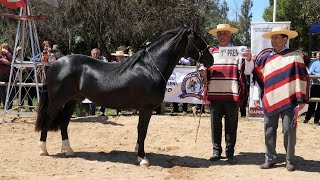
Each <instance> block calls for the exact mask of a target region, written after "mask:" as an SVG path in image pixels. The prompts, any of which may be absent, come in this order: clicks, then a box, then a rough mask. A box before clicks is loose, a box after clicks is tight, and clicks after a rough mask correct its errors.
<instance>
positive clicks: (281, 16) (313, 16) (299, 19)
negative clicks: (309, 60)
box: [263, 0, 320, 52]
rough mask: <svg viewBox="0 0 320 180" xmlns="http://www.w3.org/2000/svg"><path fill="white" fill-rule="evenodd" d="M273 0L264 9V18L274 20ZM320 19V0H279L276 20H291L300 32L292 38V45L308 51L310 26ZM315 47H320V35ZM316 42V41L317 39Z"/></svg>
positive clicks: (293, 26) (292, 27) (293, 27)
mask: <svg viewBox="0 0 320 180" xmlns="http://www.w3.org/2000/svg"><path fill="white" fill-rule="evenodd" d="M272 13H273V0H270V6H269V7H268V8H267V9H266V10H265V11H264V14H263V18H264V19H265V20H266V21H272V17H273V16H272ZM319 20H320V4H319V1H318V0H308V1H299V0H291V1H286V0H278V1H277V14H276V21H291V29H294V30H296V31H297V32H298V33H299V36H298V37H297V38H294V39H292V40H290V47H292V48H295V49H300V50H302V51H305V52H306V51H308V47H309V26H310V25H311V24H312V23H313V22H317V21H319ZM316 38H317V40H318V41H317V42H318V43H316V44H314V47H313V49H320V43H319V37H316ZM315 42H316V41H315Z"/></svg>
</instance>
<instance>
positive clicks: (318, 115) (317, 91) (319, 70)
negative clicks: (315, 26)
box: [303, 51, 320, 126]
mask: <svg viewBox="0 0 320 180" xmlns="http://www.w3.org/2000/svg"><path fill="white" fill-rule="evenodd" d="M309 73H310V74H311V75H318V76H320V51H318V52H317V54H316V61H314V62H313V63H312V64H311V66H310V68H309ZM312 83H313V84H312V86H311V92H310V98H312V97H316V98H320V78H318V79H312ZM316 107H317V108H316ZM313 115H314V120H313V122H314V124H316V125H319V126H320V122H319V119H320V102H309V106H308V111H307V114H306V117H305V119H304V121H303V122H304V123H308V122H309V121H310V119H311V117H312V116H313Z"/></svg>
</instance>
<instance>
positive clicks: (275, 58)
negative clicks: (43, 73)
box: [0, 24, 320, 171]
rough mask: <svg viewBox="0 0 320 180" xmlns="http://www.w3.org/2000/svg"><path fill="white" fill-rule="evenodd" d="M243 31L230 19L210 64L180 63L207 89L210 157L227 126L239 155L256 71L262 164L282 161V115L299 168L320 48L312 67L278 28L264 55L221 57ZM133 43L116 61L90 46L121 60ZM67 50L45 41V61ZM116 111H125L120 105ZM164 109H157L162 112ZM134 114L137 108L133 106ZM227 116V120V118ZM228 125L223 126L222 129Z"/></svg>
mask: <svg viewBox="0 0 320 180" xmlns="http://www.w3.org/2000/svg"><path fill="white" fill-rule="evenodd" d="M237 32H238V29H237V28H233V27H231V26H230V25H229V24H219V25H217V27H216V28H214V29H212V30H210V31H209V34H211V35H213V36H216V37H217V40H218V45H217V46H215V47H212V48H210V49H209V50H210V52H211V54H212V56H213V57H214V63H213V65H212V66H211V67H207V68H206V67H203V66H202V65H201V64H195V62H194V61H193V60H192V59H188V58H183V59H181V60H180V61H179V63H180V64H181V65H188V66H195V65H197V67H198V69H199V73H200V76H201V77H202V78H203V80H204V82H205V86H206V90H207V96H206V97H207V99H206V100H207V101H209V102H210V104H209V105H208V109H209V111H210V120H211V134H212V136H211V140H212V156H211V157H210V158H209V160H210V161H219V160H221V159H222V153H223V148H222V146H221V141H222V130H223V129H224V131H225V133H224V134H225V144H226V147H225V155H226V158H227V162H229V163H230V164H236V163H237V159H236V158H235V156H234V152H235V144H236V141H237V128H238V118H239V115H238V113H239V108H240V111H241V117H243V116H246V106H247V101H248V83H249V81H248V76H249V75H251V74H252V75H253V79H254V84H255V87H254V88H253V91H254V92H252V93H253V101H254V105H255V106H256V107H261V108H262V110H263V112H264V136H265V162H264V163H263V164H262V165H261V166H260V168H261V169H269V168H272V167H274V166H275V164H276V163H277V153H276V150H275V149H276V139H277V128H278V121H279V117H280V118H281V119H282V126H283V134H284V148H285V150H286V159H285V161H286V168H287V170H288V171H294V170H295V165H294V153H295V144H296V129H297V125H296V123H297V122H296V113H297V111H298V110H299V109H302V108H303V107H304V105H305V104H306V103H308V104H309V108H308V111H307V114H306V116H305V120H304V123H308V122H309V121H310V119H311V117H312V116H313V115H314V123H315V124H317V125H320V124H319V118H320V102H309V83H310V79H309V74H310V75H320V52H318V53H317V54H316V60H315V61H314V62H313V63H312V64H311V66H310V68H308V67H307V65H306V61H305V59H304V58H303V57H304V55H303V54H301V52H299V51H296V50H293V49H289V48H288V47H287V46H286V44H287V42H288V40H289V39H292V38H295V37H296V36H298V33H297V32H296V31H293V30H290V29H287V28H284V27H275V28H273V29H272V30H271V31H270V32H266V33H265V34H263V36H262V37H263V38H264V39H268V40H270V43H271V46H272V49H271V50H270V51H266V52H264V54H262V55H261V56H259V57H255V56H254V55H252V54H251V52H250V50H249V49H245V50H244V51H243V52H242V54H241V55H242V58H240V59H239V58H238V59H235V58H221V56H219V49H220V48H225V47H234V46H235V45H234V44H233V43H232V36H233V35H234V34H235V33H237ZM129 50H130V49H129V48H128V47H125V46H120V47H119V48H117V50H116V51H115V52H114V53H111V55H112V57H114V60H113V61H112V60H111V61H110V60H107V59H106V58H105V57H103V56H101V53H100V50H99V49H98V48H93V49H92V50H91V57H92V58H93V59H95V60H98V61H104V62H112V63H117V62H120V61H122V60H123V59H125V58H127V57H129V56H130V55H131V54H132V53H131V52H130V53H129ZM62 56H63V55H62V52H61V50H60V48H59V45H53V46H52V45H51V43H50V41H44V42H43V52H42V54H41V61H44V62H49V63H51V64H52V63H54V62H56V61H57V60H58V59H59V58H60V57H62ZM11 61H12V51H11V49H10V47H9V45H8V44H6V43H4V44H2V45H1V54H0V81H2V82H7V81H8V78H9V74H10V64H11ZM311 82H312V83H313V85H312V88H311V93H310V96H311V97H320V79H317V78H314V79H312V81H311ZM4 99H5V87H4V86H1V87H0V100H1V102H2V103H4ZM82 103H83V104H84V106H86V107H87V111H88V114H89V115H95V113H96V105H95V104H94V103H92V102H91V101H90V100H88V99H86V100H85V101H83V102H82ZM172 106H173V109H172V112H179V105H178V103H173V104H172ZM105 110H106V109H105V108H104V107H100V109H99V115H100V116H105ZM201 110H204V108H201V106H200V105H199V104H196V105H192V111H193V113H194V114H196V113H200V112H199V111H201ZM116 111H117V115H121V113H122V110H121V109H118V110H116ZM158 111H159V109H158V110H157V112H158ZM187 111H188V104H187V103H183V104H182V112H183V114H184V115H185V114H187ZM134 113H136V114H137V113H138V112H137V111H134ZM223 119H224V123H223V122H222V120H223ZM223 125H224V128H223Z"/></svg>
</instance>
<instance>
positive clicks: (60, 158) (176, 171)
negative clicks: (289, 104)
mask: <svg viewBox="0 0 320 180" xmlns="http://www.w3.org/2000/svg"><path fill="white" fill-rule="evenodd" d="M137 121H138V116H121V117H111V116H110V117H86V118H76V119H72V121H71V123H70V125H69V138H70V142H71V146H72V147H73V149H74V151H75V152H76V157H74V158H66V157H65V156H64V154H62V153H61V152H60V148H61V139H60V133H59V132H51V133H49V135H48V141H47V148H48V151H49V154H50V156H39V154H38V153H39V148H38V139H39V134H38V133H37V132H35V131H34V122H35V118H21V119H19V120H17V121H15V122H13V123H12V122H8V123H5V124H0V134H1V139H0V146H1V148H0V179H2V180H3V179H5V180H6V179H10V180H12V179H184V180H185V179H282V180H283V179H310V180H311V179H320V135H319V134H320V127H319V126H315V125H313V124H303V123H301V120H300V123H299V124H298V131H297V137H298V138H297V145H296V160H297V166H296V168H297V170H296V171H295V172H288V171H287V170H286V169H285V164H284V153H285V150H284V147H283V135H282V133H281V123H279V128H278V142H277V152H278V153H279V164H278V165H277V166H276V168H273V169H268V170H261V169H260V168H259V165H260V164H261V163H263V161H264V154H263V152H264V138H263V122H261V121H253V120H247V119H244V118H243V119H240V121H239V128H238V138H237V139H238V141H237V145H236V150H235V152H236V154H235V155H236V158H237V160H238V163H237V164H236V165H229V164H228V163H227V162H226V159H222V160H221V161H218V162H210V161H208V158H209V157H210V156H211V154H212V150H211V149H212V145H211V139H210V122H209V114H204V115H203V117H202V118H201V121H200V127H199V133H198V137H197V141H196V142H195V140H196V131H197V127H198V124H199V118H195V117H193V116H191V115H187V116H170V115H161V116H159V115H153V116H152V118H151V122H150V125H149V130H148V135H147V138H146V142H145V144H146V146H145V150H146V152H147V157H148V158H149V160H150V164H151V166H150V167H148V168H144V167H140V166H138V164H137V162H136V154H135V153H134V147H135V144H136V138H137V131H136V129H137V127H136V126H137ZM223 146H224V145H223ZM223 155H224V154H223Z"/></svg>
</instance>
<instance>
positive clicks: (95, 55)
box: [91, 51, 100, 59]
mask: <svg viewBox="0 0 320 180" xmlns="http://www.w3.org/2000/svg"><path fill="white" fill-rule="evenodd" d="M91 56H92V57H93V58H95V59H99V57H100V53H99V52H98V51H92V52H91Z"/></svg>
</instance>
